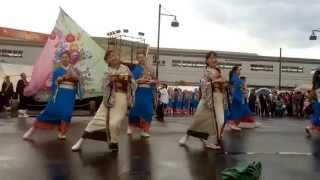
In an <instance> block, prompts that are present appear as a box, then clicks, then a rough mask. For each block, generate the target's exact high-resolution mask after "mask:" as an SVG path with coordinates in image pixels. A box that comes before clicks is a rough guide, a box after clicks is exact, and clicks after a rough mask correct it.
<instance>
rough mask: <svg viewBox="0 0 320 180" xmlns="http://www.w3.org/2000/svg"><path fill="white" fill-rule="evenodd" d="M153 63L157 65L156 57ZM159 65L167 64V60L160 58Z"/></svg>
mask: <svg viewBox="0 0 320 180" xmlns="http://www.w3.org/2000/svg"><path fill="white" fill-rule="evenodd" d="M152 65H154V66H156V65H157V61H156V60H155V59H153V60H152ZM159 65H160V66H165V65H166V61H165V60H162V61H160V60H159Z"/></svg>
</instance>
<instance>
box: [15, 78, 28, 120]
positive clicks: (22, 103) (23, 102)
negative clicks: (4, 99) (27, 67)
mask: <svg viewBox="0 0 320 180" xmlns="http://www.w3.org/2000/svg"><path fill="white" fill-rule="evenodd" d="M20 77H21V79H20V80H19V81H18V83H17V88H16V92H17V94H18V98H19V106H18V109H19V110H18V112H19V115H18V117H28V114H27V103H28V97H26V96H24V95H23V91H24V88H25V87H26V86H27V85H28V81H27V76H26V74H25V73H21V75H20Z"/></svg>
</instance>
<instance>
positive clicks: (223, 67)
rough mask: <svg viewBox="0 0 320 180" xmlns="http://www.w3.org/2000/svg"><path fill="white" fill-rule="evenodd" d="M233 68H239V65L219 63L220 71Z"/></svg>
mask: <svg viewBox="0 0 320 180" xmlns="http://www.w3.org/2000/svg"><path fill="white" fill-rule="evenodd" d="M234 66H238V67H241V64H238V63H219V67H220V68H221V69H232V68H233V67H234Z"/></svg>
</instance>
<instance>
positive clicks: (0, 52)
mask: <svg viewBox="0 0 320 180" xmlns="http://www.w3.org/2000/svg"><path fill="white" fill-rule="evenodd" d="M22 54H23V51H22V50H12V49H0V57H22Z"/></svg>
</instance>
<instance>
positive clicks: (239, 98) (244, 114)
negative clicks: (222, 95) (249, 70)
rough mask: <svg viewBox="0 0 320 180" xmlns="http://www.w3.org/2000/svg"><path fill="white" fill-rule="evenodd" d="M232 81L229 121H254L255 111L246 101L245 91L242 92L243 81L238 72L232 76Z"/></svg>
mask: <svg viewBox="0 0 320 180" xmlns="http://www.w3.org/2000/svg"><path fill="white" fill-rule="evenodd" d="M230 81H231V83H232V103H231V108H230V109H229V112H226V120H229V121H237V122H239V123H240V121H249V122H251V121H254V120H253V119H252V117H253V113H252V112H251V111H250V109H249V106H248V104H246V103H245V102H244V93H243V92H242V86H243V81H241V80H240V78H239V76H238V75H237V74H235V73H234V74H233V75H232V77H231V80H230Z"/></svg>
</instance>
